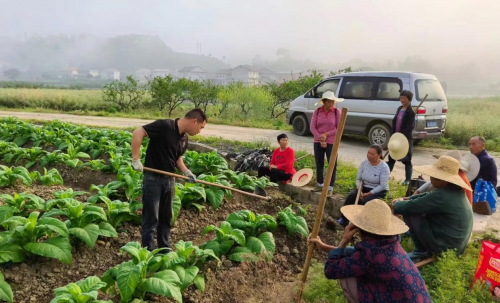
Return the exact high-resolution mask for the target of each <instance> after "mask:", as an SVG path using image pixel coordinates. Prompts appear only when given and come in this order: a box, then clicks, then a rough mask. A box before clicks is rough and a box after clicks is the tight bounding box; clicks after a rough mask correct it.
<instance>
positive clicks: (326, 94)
mask: <svg viewBox="0 0 500 303" xmlns="http://www.w3.org/2000/svg"><path fill="white" fill-rule="evenodd" d="M325 99H327V100H333V101H335V102H344V98H337V97H335V94H334V93H333V92H332V91H330V90H327V91H326V92H324V93H323V96H322V97H321V100H319V101H318V102H317V103H316V104H315V105H316V106H318V105H323V100H325Z"/></svg>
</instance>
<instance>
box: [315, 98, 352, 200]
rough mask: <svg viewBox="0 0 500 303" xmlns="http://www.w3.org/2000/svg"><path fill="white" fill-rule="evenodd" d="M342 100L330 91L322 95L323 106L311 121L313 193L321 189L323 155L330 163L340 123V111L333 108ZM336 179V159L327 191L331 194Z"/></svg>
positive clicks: (321, 102)
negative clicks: (313, 163) (314, 186)
mask: <svg viewBox="0 0 500 303" xmlns="http://www.w3.org/2000/svg"><path fill="white" fill-rule="evenodd" d="M342 101H344V99H341V98H337V97H335V94H334V93H333V92H331V91H326V92H324V93H323V96H322V98H321V100H320V101H319V102H318V103H319V104H323V106H321V107H319V108H317V109H316V110H315V111H314V113H313V116H312V119H311V126H310V130H311V133H312V134H313V135H314V158H315V160H316V178H317V179H316V180H317V182H318V189H315V190H314V191H321V190H322V188H323V182H324V181H323V180H324V177H323V170H324V167H325V154H326V158H327V160H328V163H330V155H331V153H332V148H333V141H334V140H335V136H336V135H337V128H338V126H339V123H340V115H341V112H340V109H338V108H336V107H335V103H336V102H342ZM336 177H337V159H335V168H334V169H333V174H332V179H331V181H330V186H329V187H328V190H329V191H330V192H331V191H332V189H333V184H335V178H336Z"/></svg>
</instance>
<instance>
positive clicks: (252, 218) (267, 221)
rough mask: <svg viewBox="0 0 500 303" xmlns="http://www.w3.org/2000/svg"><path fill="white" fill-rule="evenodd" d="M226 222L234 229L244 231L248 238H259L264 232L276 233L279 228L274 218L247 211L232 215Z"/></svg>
mask: <svg viewBox="0 0 500 303" xmlns="http://www.w3.org/2000/svg"><path fill="white" fill-rule="evenodd" d="M226 221H227V222H229V224H231V226H232V227H234V228H238V229H241V230H243V231H244V232H245V235H246V236H257V235H259V234H260V233H262V232H264V231H271V232H274V231H275V230H276V228H277V227H278V224H277V223H276V220H275V219H274V217H273V216H271V215H267V214H264V215H259V214H255V213H254V212H252V211H250V210H246V209H244V210H241V211H239V212H235V213H231V214H230V215H229V216H228V217H227V219H226Z"/></svg>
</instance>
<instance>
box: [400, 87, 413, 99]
mask: <svg viewBox="0 0 500 303" xmlns="http://www.w3.org/2000/svg"><path fill="white" fill-rule="evenodd" d="M399 96H400V97H401V96H405V97H406V98H408V100H410V101H411V100H413V93H412V92H411V90H407V89H405V90H403V91H402V92H401V93H400V94H399Z"/></svg>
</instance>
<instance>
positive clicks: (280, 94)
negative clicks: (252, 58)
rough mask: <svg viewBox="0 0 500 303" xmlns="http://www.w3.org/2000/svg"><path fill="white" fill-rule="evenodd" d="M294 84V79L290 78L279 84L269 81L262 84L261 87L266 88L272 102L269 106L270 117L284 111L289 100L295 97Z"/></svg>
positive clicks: (274, 116) (276, 116)
mask: <svg viewBox="0 0 500 303" xmlns="http://www.w3.org/2000/svg"><path fill="white" fill-rule="evenodd" d="M296 85H297V83H296V81H295V80H290V81H286V82H283V83H280V84H278V83H269V84H265V85H263V86H262V88H264V89H265V90H267V91H268V92H269V93H270V94H271V96H272V103H271V108H270V110H271V113H270V118H271V119H274V118H278V117H279V116H281V115H283V114H284V113H286V111H287V110H288V105H289V104H290V101H292V100H293V99H294V98H295V97H297V95H296V94H295V92H296V91H297V89H294V88H293V86H296Z"/></svg>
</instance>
